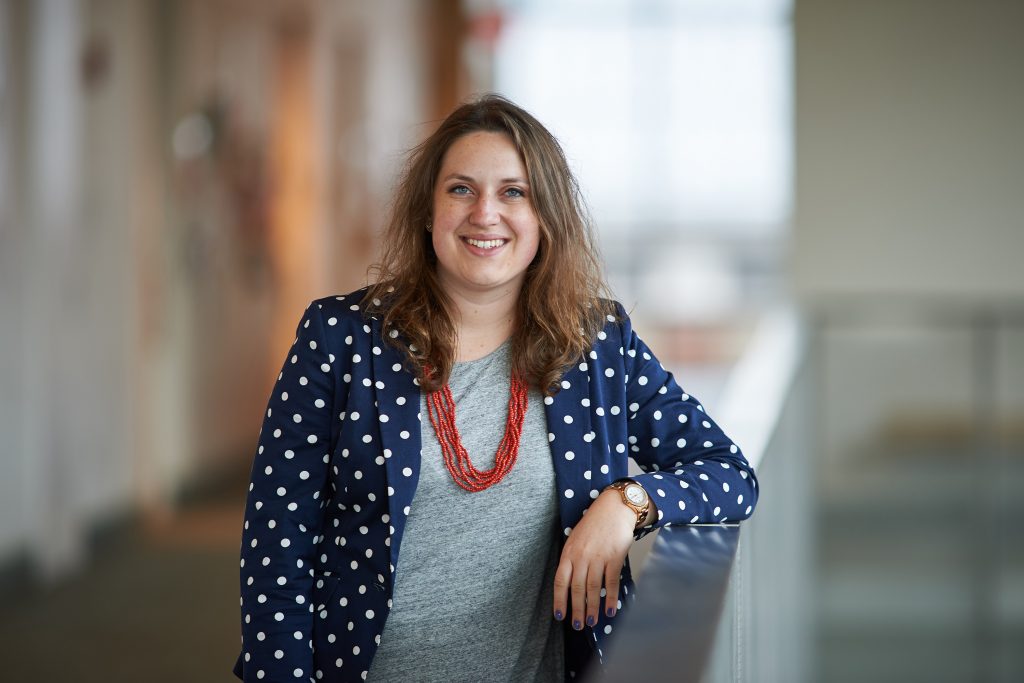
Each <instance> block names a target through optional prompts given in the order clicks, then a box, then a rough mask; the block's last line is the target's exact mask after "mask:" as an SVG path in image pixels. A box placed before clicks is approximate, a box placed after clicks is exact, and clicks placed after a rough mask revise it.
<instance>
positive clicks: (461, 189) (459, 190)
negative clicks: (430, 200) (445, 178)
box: [448, 185, 469, 194]
mask: <svg viewBox="0 0 1024 683" xmlns="http://www.w3.org/2000/svg"><path fill="white" fill-rule="evenodd" d="M448 191H449V192H451V193H452V194H467V193H468V192H469V188H468V187H466V186H465V185H455V186H453V187H452V188H451V189H449V190H448Z"/></svg>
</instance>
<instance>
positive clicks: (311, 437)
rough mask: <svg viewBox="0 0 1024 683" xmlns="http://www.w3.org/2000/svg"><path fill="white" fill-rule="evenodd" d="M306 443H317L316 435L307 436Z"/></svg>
mask: <svg viewBox="0 0 1024 683" xmlns="http://www.w3.org/2000/svg"><path fill="white" fill-rule="evenodd" d="M306 441H307V442H309V443H316V434H310V435H309V436H307V437H306Z"/></svg>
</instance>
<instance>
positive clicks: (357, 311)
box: [309, 287, 369, 320]
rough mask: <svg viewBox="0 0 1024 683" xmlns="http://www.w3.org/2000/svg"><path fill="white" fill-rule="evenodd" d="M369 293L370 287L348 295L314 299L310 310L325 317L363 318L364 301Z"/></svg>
mask: <svg viewBox="0 0 1024 683" xmlns="http://www.w3.org/2000/svg"><path fill="white" fill-rule="evenodd" d="M368 291H369V288H368V287H363V288H362V289H357V290H355V291H354V292H348V293H347V294H333V295H331V296H325V297H321V298H319V299H313V301H312V302H310V304H309V308H310V310H316V311H319V312H320V313H321V314H322V315H324V316H328V315H331V316H334V317H337V318H354V319H357V320H362V318H363V300H364V299H365V298H366V294H367V292H368Z"/></svg>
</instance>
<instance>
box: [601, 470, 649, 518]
mask: <svg viewBox="0 0 1024 683" xmlns="http://www.w3.org/2000/svg"><path fill="white" fill-rule="evenodd" d="M604 491H605V492H607V493H610V494H614V495H616V496H617V497H618V499H619V504H620V505H621V506H622V507H624V508H626V509H627V510H629V512H630V514H632V516H633V529H634V530H636V529H639V528H641V527H643V526H644V525H646V524H648V523H649V520H650V518H651V515H650V512H651V499H650V497H649V496H648V495H647V491H645V490H644V487H643V486H641V485H640V483H639V482H637V481H635V480H633V479H629V478H626V479H619V480H618V481H615V482H612V483H611V484H610V485H608V487H607V488H605V490H604Z"/></svg>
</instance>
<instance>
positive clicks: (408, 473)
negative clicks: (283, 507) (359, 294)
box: [372, 320, 422, 572]
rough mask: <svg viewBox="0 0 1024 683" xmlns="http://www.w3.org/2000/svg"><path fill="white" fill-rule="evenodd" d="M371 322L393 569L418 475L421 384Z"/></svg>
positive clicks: (420, 441)
mask: <svg viewBox="0 0 1024 683" xmlns="http://www.w3.org/2000/svg"><path fill="white" fill-rule="evenodd" d="M372 324H373V326H374V339H375V340H376V342H377V348H379V349H380V353H376V352H374V353H373V375H374V387H375V390H374V393H375V395H376V398H377V400H376V406H375V407H376V411H377V418H378V420H379V422H378V424H379V425H380V441H381V455H382V456H383V457H384V470H385V478H386V480H387V490H386V492H385V493H386V495H387V496H388V514H389V515H390V518H391V519H390V528H391V529H392V530H393V531H391V532H390V537H391V540H390V551H391V552H390V555H391V563H390V567H391V571H392V572H394V568H395V567H397V566H398V562H397V560H398V548H399V546H400V545H401V542H402V533H403V532H404V531H405V522H406V519H407V516H406V512H405V511H406V509H407V508H408V507H410V506H411V505H412V499H413V495H414V494H415V493H416V485H417V483H418V482H419V478H420V453H421V449H422V438H421V434H420V421H419V420H418V419H417V416H418V414H419V411H420V388H419V386H418V385H416V384H415V383H414V382H413V377H412V376H411V375H410V374H409V373H408V372H405V371H404V370H402V364H403V361H404V359H403V358H402V357H401V356H400V355H399V353H398V351H397V350H395V349H394V348H393V347H391V346H389V345H387V344H384V343H382V342H381V341H380V340H381V339H382V338H383V337H382V336H381V334H380V328H379V323H378V322H377V321H376V320H373V321H372ZM396 367H397V368H398V369H397V370H396ZM378 383H379V384H378ZM384 416H387V417H386V418H385V417H384Z"/></svg>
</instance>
